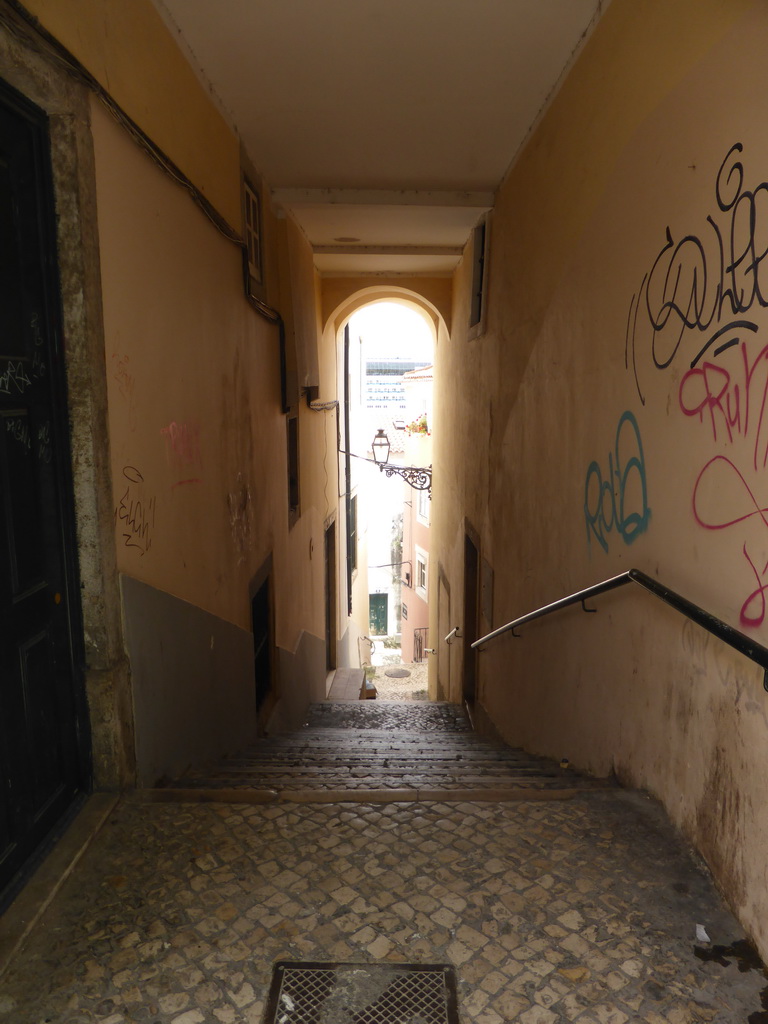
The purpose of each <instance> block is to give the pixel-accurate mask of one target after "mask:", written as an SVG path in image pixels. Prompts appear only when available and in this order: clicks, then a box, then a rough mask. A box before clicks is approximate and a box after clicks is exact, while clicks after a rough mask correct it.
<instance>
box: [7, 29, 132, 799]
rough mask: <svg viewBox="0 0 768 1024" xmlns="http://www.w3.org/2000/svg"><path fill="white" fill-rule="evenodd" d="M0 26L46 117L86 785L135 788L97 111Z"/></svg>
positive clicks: (22, 38) (26, 33)
mask: <svg viewBox="0 0 768 1024" xmlns="http://www.w3.org/2000/svg"><path fill="white" fill-rule="evenodd" d="M4 20H5V19H3V21H4ZM3 21H0V78H2V79H3V80H4V81H6V82H7V83H8V84H9V85H11V86H12V87H13V88H15V89H16V90H17V91H18V92H20V93H22V94H23V95H24V96H25V97H27V99H29V100H30V101H31V102H32V103H35V104H36V105H37V106H38V107H41V108H42V109H43V110H45V111H46V113H47V114H48V117H49V126H50V136H51V162H52V171H53V185H54V194H55V202H56V222H57V246H58V262H59V277H60V284H61V307H62V326H63V332H64V338H63V348H64V352H65V364H66V374H67V398H68V414H69V422H70V448H71V460H72V462H71V464H72V479H73V486H74V500H75V515H76V520H77V556H78V564H79V574H80V593H81V601H82V617H83V629H84V640H85V664H86V668H85V689H86V697H87V702H88V712H89V719H90V727H91V744H92V751H93V785H94V788H96V789H122V788H124V787H126V786H131V785H132V784H133V782H134V780H135V745H134V736H133V703H132V696H131V685H130V672H129V665H128V659H127V657H126V654H125V648H124V643H123V630H122V616H121V611H120V593H119V586H118V576H117V563H116V552H115V539H114V524H113V498H112V481H111V472H110V459H109V434H108V419H107V378H106V372H107V371H106V366H105V356H104V325H103V319H102V306H101V277H100V267H99V241H98V224H97V216H96V176H95V169H94V155H93V142H92V137H91V131H90V104H91V102H96V101H95V100H94V99H93V98H92V97H91V95H90V93H89V91H88V90H87V89H86V88H85V87H84V86H82V85H80V84H79V83H78V82H76V81H75V80H74V79H73V78H72V77H71V76H70V75H68V74H67V73H66V72H65V71H64V70H63V69H62V68H61V67H60V66H59V65H58V64H57V63H56V62H55V61H54V60H52V59H51V57H50V56H49V55H48V53H47V52H46V49H45V44H44V43H43V42H42V41H41V40H39V39H38V38H37V36H36V35H35V34H34V32H32V31H31V30H30V29H28V28H26V27H23V26H20V27H19V28H18V29H16V28H14V31H13V32H11V31H9V30H8V28H7V27H6V26H5V25H4V24H3Z"/></svg>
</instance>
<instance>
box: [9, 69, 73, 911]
mask: <svg viewBox="0 0 768 1024" xmlns="http://www.w3.org/2000/svg"><path fill="white" fill-rule="evenodd" d="M56 266H57V250H56V234H55V212H54V201H53V185H52V181H51V170H50V144H49V137H48V122H47V118H46V115H45V114H44V113H43V112H42V111H41V110H39V109H38V108H37V107H36V106H34V105H33V104H32V103H30V102H29V101H28V100H26V99H25V98H24V97H22V96H21V95H20V94H18V93H16V92H15V90H12V89H11V88H10V87H9V86H7V85H5V84H4V83H0V780H1V781H2V785H0V902H1V895H2V893H3V891H4V890H5V891H6V892H8V887H9V885H10V883H11V881H12V880H13V879H14V878H15V877H16V876H17V875H18V874H19V873H20V872H21V873H23V870H24V867H25V865H26V864H27V863H28V862H29V860H30V858H31V856H32V854H33V853H34V852H35V851H36V850H37V849H38V848H39V847H40V845H41V844H42V843H43V842H44V841H45V840H46V838H47V837H48V836H49V835H50V834H51V832H52V831H53V829H54V827H55V826H56V825H57V824H58V823H59V822H60V820H61V819H62V818H63V816H64V815H65V814H66V812H67V811H68V810H69V809H70V808H71V807H72V805H73V804H74V802H75V801H76V800H77V798H78V797H79V796H80V794H82V793H84V792H86V791H87V790H88V789H89V788H90V742H89V732H88V722H87V714H86V705H85V695H84V654H83V628H82V621H81V610H80V604H79V586H78V575H77V561H76V556H75V550H76V534H75V526H74V503H73V488H72V479H71V463H70V453H69V429H68V416H67V398H66V381H65V370H64V357H63V351H62V344H61V327H60V309H59V292H58V281H57V275H56Z"/></svg>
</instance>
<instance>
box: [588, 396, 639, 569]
mask: <svg viewBox="0 0 768 1024" xmlns="http://www.w3.org/2000/svg"><path fill="white" fill-rule="evenodd" d="M625 427H626V428H627V430H629V431H631V432H632V433H630V435H629V438H628V440H627V442H626V445H629V446H630V447H629V451H628V452H627V453H624V452H622V431H624V428H625ZM625 433H626V431H625ZM633 435H634V436H633ZM626 445H625V447H626ZM626 454H629V458H627V457H626ZM638 509H639V511H638ZM584 518H585V520H586V524H587V544H588V546H590V547H591V544H592V535H593V534H594V536H595V538H596V539H597V542H598V543H599V544H600V547H601V548H602V549H603V551H605V552H607V551H608V541H607V539H606V535H607V534H609V533H610V532H611V530H613V529H614V528H615V529H616V530H617V532H618V533H619V534H620V535H621V538H622V540H623V541H624V543H625V544H632V543H633V542H634V541H635V540H637V538H638V537H639V536H640V534H641V533H645V531H646V530H647V529H648V520H649V519H650V518H651V510H650V508H649V507H648V490H647V486H646V481H645V457H644V455H643V442H642V441H641V439H640V428H639V427H638V425H637V420H636V419H635V417H634V414H633V413H631V412H629V410H627V412H625V413H623V414H622V416H621V419H620V420H619V425H618V427H617V428H616V445H615V450H614V451H613V452H609V453H608V474H607V476H606V478H605V479H603V471H602V469H601V468H600V465H599V464H598V463H597V462H595V461H593V462H591V463H590V464H589V468H588V469H587V479H586V482H585V484H584Z"/></svg>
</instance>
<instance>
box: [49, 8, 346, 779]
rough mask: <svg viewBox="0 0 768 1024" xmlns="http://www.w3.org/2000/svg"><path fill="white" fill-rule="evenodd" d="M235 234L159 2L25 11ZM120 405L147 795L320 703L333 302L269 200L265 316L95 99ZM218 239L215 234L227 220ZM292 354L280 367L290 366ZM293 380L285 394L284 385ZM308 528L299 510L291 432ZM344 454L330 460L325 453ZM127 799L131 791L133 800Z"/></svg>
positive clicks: (121, 558) (120, 496)
mask: <svg viewBox="0 0 768 1024" xmlns="http://www.w3.org/2000/svg"><path fill="white" fill-rule="evenodd" d="M29 7H30V10H31V11H32V13H33V14H36V15H37V16H38V17H39V18H40V20H41V23H42V25H43V27H44V29H45V30H47V31H48V32H50V33H52V34H53V36H54V37H55V38H56V39H57V40H58V41H59V42H60V43H62V44H63V45H64V46H65V47H66V48H67V49H68V50H69V51H70V52H71V53H72V54H73V56H74V57H75V58H76V60H77V61H79V62H80V63H81V64H82V65H83V66H84V68H85V70H86V71H87V73H88V74H90V75H92V76H93V78H94V79H95V81H96V83H97V86H98V87H101V88H104V89H106V90H107V91H108V92H109V95H110V97H111V99H112V100H113V101H115V102H116V103H117V104H118V105H119V106H120V107H121V108H122V109H123V111H124V112H125V113H126V114H127V115H128V116H129V117H130V118H132V119H133V120H134V121H135V122H136V124H137V125H138V127H139V128H140V129H141V131H142V132H143V133H144V134H145V135H146V136H147V137H148V138H149V139H150V140H151V142H152V143H153V144H154V145H155V146H156V147H158V149H159V150H161V151H162V152H163V153H165V154H166V156H167V157H168V158H169V159H170V160H171V161H172V162H173V163H174V164H175V165H176V166H177V167H178V168H180V170H181V171H182V172H183V173H184V174H185V175H186V176H187V178H188V179H189V181H190V182H191V184H192V186H193V187H194V188H196V189H197V190H198V191H199V193H200V195H201V196H202V197H203V198H204V199H205V200H206V201H207V202H209V203H210V204H211V207H212V208H213V209H214V210H215V211H216V214H217V215H218V219H219V221H220V220H221V219H223V221H224V222H226V223H227V224H228V225H229V226H230V227H231V228H233V229H234V233H235V234H237V233H239V232H241V230H242V218H241V206H240V204H241V174H242V167H241V157H242V159H243V164H242V166H243V167H244V166H246V165H247V166H248V171H249V173H250V174H253V163H254V161H249V160H248V154H241V148H240V141H239V139H238V138H237V136H236V135H235V134H234V132H233V131H232V130H231V128H230V127H229V126H228V125H227V123H226V121H225V120H224V118H223V117H222V116H221V114H220V113H219V112H218V110H217V109H216V107H215V106H214V104H213V103H212V101H211V98H210V96H209V95H207V93H206V91H205V90H204V88H203V87H202V85H201V84H200V82H199V81H198V79H197V78H196V76H195V74H194V73H193V71H192V70H191V68H190V66H189V65H188V63H187V62H186V60H185V58H184V56H183V55H182V54H181V52H180V51H179V50H178V48H177V46H176V43H175V41H174V40H173V38H172V37H171V36H170V34H169V32H168V30H167V28H166V27H165V25H164V24H163V22H162V21H161V20H160V19H159V17H158V16H157V14H156V12H155V10H154V8H153V6H152V4H151V3H149V2H148V0H131V3H122V2H111V3H109V4H91V3H87V2H86V3H80V4H78V5H76V6H75V7H73V5H71V4H68V3H61V2H59V0H40V3H32V4H31V5H29ZM86 116H87V117H88V118H89V120H90V126H89V128H90V139H91V141H92V145H93V182H95V189H94V187H93V182H92V184H91V188H92V191H95V206H96V211H95V213H96V230H97V243H96V244H97V246H98V253H97V257H98V266H99V271H100V274H99V280H98V282H97V284H94V285H93V286H92V287H93V288H94V289H96V288H98V294H97V295H96V296H95V298H96V300H97V301H98V303H99V305H100V311H101V313H102V316H103V326H102V325H100V326H101V332H100V337H99V338H98V339H95V343H96V345H97V350H98V351H99V358H100V361H102V360H103V361H102V362H101V372H102V374H103V376H102V381H103V385H104V386H105V387H106V393H107V400H108V401H107V423H106V432H107V445H108V448H107V451H108V459H109V473H110V476H111V507H110V508H109V510H108V513H107V514H108V529H109V532H110V533H111V535H112V552H113V555H114V559H115V562H116V570H117V573H118V574H119V576H120V579H121V582H122V586H121V589H120V594H121V601H122V622H123V627H124V635H123V638H122V641H123V643H124V645H125V648H126V653H127V658H128V663H129V665H130V688H131V692H132V708H131V707H129V708H127V709H126V708H124V709H123V712H124V713H126V714H128V715H132V717H133V719H134V723H133V724H134V726H135V750H136V756H137V767H136V773H137V777H138V780H139V782H140V783H142V784H152V783H153V782H154V781H156V780H157V779H158V778H161V777H163V776H167V775H173V774H175V773H177V772H178V771H181V770H183V769H184V768H185V767H186V766H187V765H188V764H191V763H195V762H199V761H201V760H205V759H209V758H211V757H215V756H217V755H218V754H220V753H222V752H224V751H225V750H233V749H237V748H238V747H241V746H242V745H243V744H244V743H246V742H248V741H250V740H253V739H254V738H255V737H256V734H257V728H262V729H263V728H281V727H284V726H286V725H290V724H291V723H293V722H295V721H296V720H297V719H299V718H300V717H301V715H302V714H303V712H304V709H305V708H306V705H307V703H308V701H309V700H311V699H313V698H315V697H317V696H321V695H324V687H325V648H326V643H325V601H324V584H325V580H324V563H323V533H324V524H325V523H326V521H327V520H328V519H329V518H331V517H332V516H333V515H334V514H335V510H336V506H337V481H336V476H335V457H334V455H333V453H334V452H335V448H336V429H335V417H334V416H333V415H330V416H329V415H328V414H327V413H322V414H320V413H315V412H312V411H310V409H309V407H308V405H307V402H306V400H305V398H304V394H303V389H304V388H306V387H317V386H318V384H321V383H322V382H321V379H320V378H321V371H320V369H319V361H318V344H319V316H320V313H319V299H320V295H319V282H318V280H317V277H316V274H315V271H314V267H313V264H312V255H311V251H310V250H309V247H308V244H307V242H306V239H305V238H304V236H303V234H302V233H301V232H300V231H299V229H298V228H297V227H296V225H295V224H294V223H293V222H292V221H291V220H290V219H289V218H285V219H280V220H278V218H277V216H276V213H275V211H273V210H272V208H271V205H270V200H269V186H268V183H262V185H263V189H262V216H263V225H262V227H263V237H264V252H263V261H264V277H265V295H264V298H265V300H266V302H267V303H269V304H270V305H271V306H272V307H273V308H274V309H276V310H277V311H278V313H279V314H280V315H281V317H282V321H283V325H284V329H283V330H282V331H281V330H280V329H279V326H278V325H277V324H276V323H273V322H270V320H269V319H266V318H264V317H263V316H261V315H259V313H258V312H257V311H256V310H255V309H254V308H253V307H252V305H251V304H249V303H248V301H247V300H246V297H245V294H244V288H243V272H242V252H241V248H240V245H239V244H238V243H237V239H235V240H234V241H233V239H232V238H231V237H227V235H228V234H231V232H229V231H228V229H227V228H226V227H224V229H223V230H221V223H220V222H219V223H218V224H217V223H214V220H213V219H211V218H210V217H208V216H206V214H205V212H204V210H203V209H202V208H201V206H200V205H199V204H197V203H195V202H194V201H193V200H192V198H191V196H190V194H189V191H188V190H187V189H185V188H182V187H180V186H179V184H178V183H177V182H176V181H175V180H174V178H173V176H172V175H170V174H168V173H167V172H166V171H165V170H164V169H163V168H161V167H160V166H159V165H158V163H157V162H156V161H155V160H153V159H152V158H151V157H150V155H149V154H148V153H147V151H146V148H145V147H143V146H142V145H139V144H138V142H137V140H136V139H135V138H134V136H133V135H132V134H131V132H129V131H127V130H126V129H125V127H124V126H123V125H122V124H120V123H119V122H118V121H117V120H116V119H115V118H114V117H113V116H112V114H111V113H110V111H109V110H108V109H107V108H106V107H105V105H104V104H103V103H102V102H101V101H100V98H99V96H98V88H94V89H92V90H91V101H90V107H89V109H88V111H87V115H86ZM214 219H216V218H214ZM281 348H282V352H281ZM283 362H284V363H285V366H286V367H287V371H288V372H287V373H286V375H285V378H286V379H285V383H284V384H282V383H281V364H282V363H283ZM286 407H287V408H288V410H289V414H290V416H291V417H295V419H296V422H297V434H298V451H299V495H300V499H299V502H298V506H297V508H295V509H291V508H290V507H289V486H288V475H289V474H288V420H287V416H286V412H285V408H286ZM329 452H330V453H331V455H330V456H329V454H328V453H329ZM268 570H269V571H270V572H271V604H272V611H271V616H272V623H271V625H272V634H273V639H274V650H273V657H272V676H273V678H272V683H273V685H272V692H271V693H270V695H269V698H268V700H267V701H266V702H265V703H264V704H263V705H262V707H261V708H260V713H259V716H258V719H257V713H256V701H255V679H254V663H253V641H252V637H251V629H252V621H251V599H252V597H253V594H254V590H255V588H256V587H257V585H258V584H259V583H260V582H261V581H262V579H263V578H264V575H265V573H266V572H267V571H268ZM124 781H125V778H124Z"/></svg>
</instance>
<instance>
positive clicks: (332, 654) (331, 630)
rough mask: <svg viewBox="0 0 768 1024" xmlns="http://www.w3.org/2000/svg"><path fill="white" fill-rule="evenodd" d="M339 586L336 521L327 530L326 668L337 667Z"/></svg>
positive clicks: (327, 669)
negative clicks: (337, 576) (337, 577)
mask: <svg viewBox="0 0 768 1024" xmlns="http://www.w3.org/2000/svg"><path fill="white" fill-rule="evenodd" d="M337 607H338V587H337V579H336V523H335V522H334V523H331V525H330V526H329V527H328V528H327V529H326V531H325V668H326V671H328V672H330V671H332V670H333V669H335V668H336V634H337V625H336V609H337Z"/></svg>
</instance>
